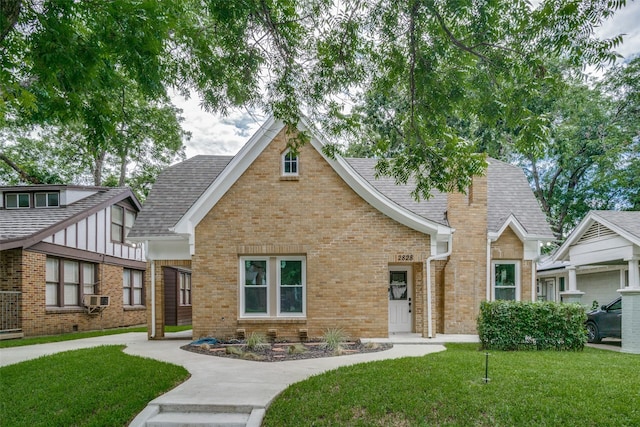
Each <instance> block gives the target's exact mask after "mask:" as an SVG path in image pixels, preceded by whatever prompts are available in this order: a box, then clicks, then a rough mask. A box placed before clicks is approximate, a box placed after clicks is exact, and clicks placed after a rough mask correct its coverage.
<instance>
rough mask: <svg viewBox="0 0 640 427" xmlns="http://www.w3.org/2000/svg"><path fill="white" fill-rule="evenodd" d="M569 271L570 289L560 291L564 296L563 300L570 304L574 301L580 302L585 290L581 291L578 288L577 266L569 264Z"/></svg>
mask: <svg viewBox="0 0 640 427" xmlns="http://www.w3.org/2000/svg"><path fill="white" fill-rule="evenodd" d="M567 271H568V272H569V289H568V290H566V291H564V292H560V295H561V296H562V300H563V301H564V302H566V303H568V304H572V303H578V304H579V303H580V298H582V295H584V292H580V291H579V290H578V282H577V278H576V266H575V265H570V266H567Z"/></svg>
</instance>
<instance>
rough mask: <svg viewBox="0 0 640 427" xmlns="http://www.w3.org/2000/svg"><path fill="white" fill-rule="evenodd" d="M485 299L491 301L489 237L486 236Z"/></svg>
mask: <svg viewBox="0 0 640 427" xmlns="http://www.w3.org/2000/svg"><path fill="white" fill-rule="evenodd" d="M486 297H487V301H491V238H490V237H488V238H487V295H486Z"/></svg>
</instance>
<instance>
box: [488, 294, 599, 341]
mask: <svg viewBox="0 0 640 427" xmlns="http://www.w3.org/2000/svg"><path fill="white" fill-rule="evenodd" d="M586 319H587V315H586V313H585V311H584V308H582V306H580V305H578V304H561V303H557V302H516V301H484V302H483V303H482V304H481V305H480V315H479V316H478V334H479V336H480V342H481V343H482V347H483V349H486V350H508V351H509V350H582V349H583V348H584V344H585V343H586V341H587V335H586V330H585V327H584V322H585V320H586Z"/></svg>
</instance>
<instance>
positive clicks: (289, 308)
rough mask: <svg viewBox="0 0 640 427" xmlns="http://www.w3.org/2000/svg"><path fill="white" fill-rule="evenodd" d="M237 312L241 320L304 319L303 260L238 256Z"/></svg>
mask: <svg viewBox="0 0 640 427" xmlns="http://www.w3.org/2000/svg"><path fill="white" fill-rule="evenodd" d="M240 312H241V316H242V317H304V316H305V315H306V258H305V257H301V256H278V257H276V256H273V257H259V256H257V257H241V258H240Z"/></svg>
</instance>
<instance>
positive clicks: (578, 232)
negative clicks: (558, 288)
mask: <svg viewBox="0 0 640 427" xmlns="http://www.w3.org/2000/svg"><path fill="white" fill-rule="evenodd" d="M595 223H600V224H602V225H604V226H605V227H607V228H609V229H610V230H612V231H613V232H615V233H616V234H618V235H619V236H620V237H622V238H624V239H626V240H628V241H629V242H630V243H632V244H633V245H636V246H640V238H639V237H638V236H635V235H633V234H631V233H628V232H627V231H625V230H623V229H621V228H620V227H618V226H617V225H616V224H614V223H612V222H610V221H607V220H606V219H604V218H602V217H601V216H600V215H598V213H597V212H594V211H591V212H589V213H588V214H587V216H585V217H584V218H583V219H582V221H580V224H578V226H577V227H576V228H575V229H574V230H573V231H572V232H571V234H570V235H569V237H568V238H567V240H565V242H564V243H563V244H562V246H560V248H558V251H557V252H556V253H555V255H553V260H554V261H569V250H570V249H571V246H573V245H575V244H576V243H578V242H579V241H580V239H581V238H582V236H583V235H584V234H585V233H586V232H587V231H588V230H589V228H591V226H592V225H593V224H595Z"/></svg>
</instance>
